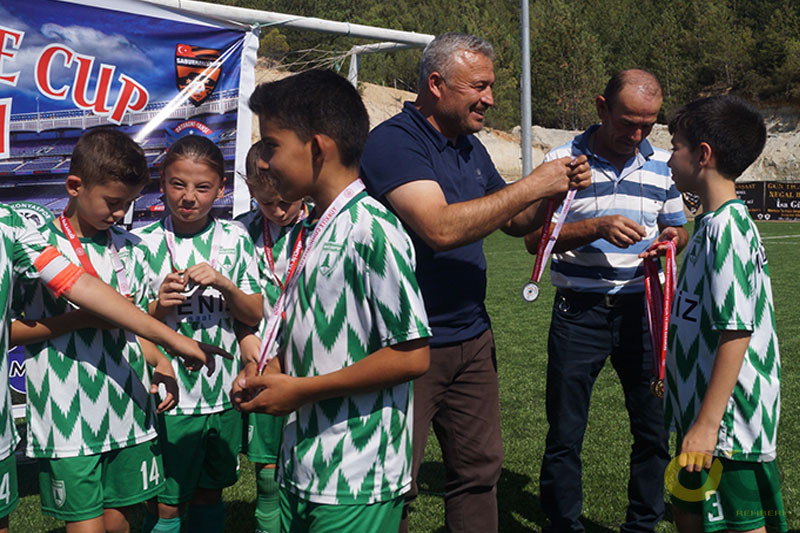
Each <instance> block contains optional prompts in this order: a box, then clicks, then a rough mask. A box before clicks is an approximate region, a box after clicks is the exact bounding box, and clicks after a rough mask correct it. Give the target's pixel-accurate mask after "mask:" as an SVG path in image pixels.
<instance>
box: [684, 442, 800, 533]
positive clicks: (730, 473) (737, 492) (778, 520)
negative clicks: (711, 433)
mask: <svg viewBox="0 0 800 533" xmlns="http://www.w3.org/2000/svg"><path fill="white" fill-rule="evenodd" d="M714 463H715V464H712V467H711V469H710V470H705V469H704V470H702V471H701V472H687V471H686V469H684V468H681V469H680V471H679V472H678V484H677V486H676V487H673V488H672V503H673V505H675V506H676V507H679V508H681V509H683V510H684V511H687V512H689V513H693V514H698V515H702V516H703V529H704V531H722V530H732V531H748V530H751V529H758V528H760V527H763V526H767V527H770V528H772V529H775V530H777V531H787V530H788V527H787V524H786V512H785V511H784V508H783V498H782V496H781V484H780V474H779V471H778V464H777V461H770V462H767V463H759V462H750V461H732V460H730V459H725V458H722V457H715V458H714ZM668 470H669V469H668Z"/></svg>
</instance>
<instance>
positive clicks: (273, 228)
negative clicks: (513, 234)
mask: <svg viewBox="0 0 800 533" xmlns="http://www.w3.org/2000/svg"><path fill="white" fill-rule="evenodd" d="M236 221H237V222H241V223H242V224H243V225H244V227H245V228H247V233H248V234H249V235H250V238H251V239H252V241H253V245H254V246H255V251H256V257H257V258H258V261H257V262H258V268H259V274H260V276H261V285H262V287H261V294H262V295H264V296H265V298H264V313H265V318H264V320H262V321H261V325H260V327H259V334H260V336H261V338H263V337H264V333H265V332H264V328H265V327H266V322H267V320H266V317H267V316H268V315H267V314H266V313H269V312H271V311H272V308H273V306H274V305H275V302H276V301H278V296H280V294H281V288H280V286H279V285H278V282H277V279H276V276H277V277H278V278H279V279H280V280H281V283H283V281H284V280H285V279H286V264H287V262H288V254H286V253H285V248H286V241H287V236H288V235H289V233H290V232H291V231H292V228H293V227H294V224H290V225H288V226H278V225H276V224H273V223H272V222H270V223H269V225H268V227H269V231H270V234H271V237H272V255H273V261H274V263H275V272H272V271H271V270H270V268H269V261H267V252H266V250H265V249H264V215H263V214H261V211H260V210H259V209H258V208H256V209H253V210H252V211H248V212H247V213H244V214H242V215H239V216H238V217H236Z"/></svg>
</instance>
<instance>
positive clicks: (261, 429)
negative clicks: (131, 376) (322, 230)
mask: <svg viewBox="0 0 800 533" xmlns="http://www.w3.org/2000/svg"><path fill="white" fill-rule="evenodd" d="M261 150H262V147H261V143H260V142H258V143H256V144H254V145H253V146H251V147H250V150H249V151H248V152H247V159H246V160H245V172H246V176H245V182H246V183H247V188H248V189H249V190H250V196H251V197H252V198H253V199H254V200H255V202H256V204H257V206H258V208H257V209H253V210H251V211H250V212H248V213H245V214H243V215H241V216H240V217H238V218H237V219H236V220H237V221H239V222H241V223H242V224H244V226H245V227H246V228H247V232H248V233H249V234H250V237H251V238H252V239H253V244H254V245H255V249H256V254H257V255H258V257H259V261H258V264H259V267H260V268H261V270H262V275H261V280H262V282H263V289H262V290H263V296H264V305H265V308H266V309H267V311H268V312H269V311H271V310H272V307H273V306H274V305H275V303H276V302H277V300H278V296H279V295H280V292H281V289H282V288H283V286H284V284H285V283H286V279H287V277H288V271H287V266H288V265H287V263H288V259H289V257H288V255H286V254H282V253H281V250H282V249H283V248H284V247H285V246H286V242H287V241H288V237H289V234H290V233H291V231H292V228H294V226H295V225H296V224H297V223H299V222H300V221H301V220H302V219H304V218H306V216H308V206H306V205H305V204H304V203H303V201H302V200H298V201H296V202H287V201H285V200H284V199H283V198H281V197H280V195H279V194H278V191H277V190H275V187H274V186H273V185H272V181H271V180H270V178H269V176H268V173H267V164H266V163H265V162H264V161H262V160H261V158H260V157H259V154H260V152H261ZM266 323H267V321H266V320H262V321H261V327H260V328H259V330H258V331H257V334H249V335H247V336H245V337H244V338H242V339H241V340H240V345H241V348H242V361H244V362H246V364H247V365H250V367H251V368H250V371H253V370H254V369H255V368H256V365H257V364H258V357H259V354H260V353H261V339H262V338H263V337H264V334H265V333H266ZM282 431H283V417H282V416H272V415H268V414H266V413H250V415H249V416H248V424H247V431H246V433H245V435H244V439H245V446H243V448H245V449H246V451H247V458H248V459H249V460H250V461H251V462H252V463H253V464H254V466H255V471H256V512H255V515H256V533H266V532H273V531H280V511H279V507H278V484H277V482H276V481H275V466H276V464H277V461H278V450H279V448H280V441H281V432H282Z"/></svg>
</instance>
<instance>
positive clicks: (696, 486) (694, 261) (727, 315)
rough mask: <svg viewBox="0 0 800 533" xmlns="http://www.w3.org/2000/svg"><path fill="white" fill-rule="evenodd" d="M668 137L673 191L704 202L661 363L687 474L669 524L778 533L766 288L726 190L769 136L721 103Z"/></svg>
mask: <svg viewBox="0 0 800 533" xmlns="http://www.w3.org/2000/svg"><path fill="white" fill-rule="evenodd" d="M669 129H670V132H671V133H672V134H673V137H672V146H673V153H672V157H671V158H670V160H669V166H670V168H671V169H672V177H673V180H674V181H675V185H676V186H677V188H678V190H680V191H692V192H695V193H697V194H698V195H699V196H700V199H701V201H702V204H703V214H702V215H700V216H699V217H697V218H696V219H695V230H694V234H693V235H692V238H691V240H690V241H689V244H688V246H687V247H686V251H685V253H684V256H683V263H682V266H681V271H680V275H679V278H678V285H677V290H676V293H675V297H674V302H673V305H672V312H671V316H670V320H671V323H670V329H669V341H668V342H669V351H668V355H667V361H666V387H665V400H666V404H665V410H664V413H665V417H666V421H667V423H668V424H669V425H670V426H671V427H672V429H674V430H675V431H676V432H677V434H678V439H679V440H678V448H679V460H678V461H679V464H680V466H681V467H685V470H684V469H682V470H681V471H680V475H679V476H678V480H677V481H678V483H679V484H680V490H673V491H672V492H673V504H674V509H675V523H676V525H677V527H678V529H679V531H681V532H686V531H720V530H733V531H750V530H758V531H763V530H764V529H765V525H769V526H771V527H773V528H775V529H777V530H779V531H786V529H787V527H786V516H785V513H784V509H783V501H782V498H781V490H780V481H779V474H778V467H777V461H776V440H777V430H778V417H779V412H780V375H781V371H780V356H779V352H778V337H777V333H776V331H775V318H774V311H773V303H772V288H771V283H770V277H769V268H768V265H767V258H766V255H765V253H764V246H763V244H762V242H761V237H760V236H759V233H758V229H757V228H756V225H755V223H754V222H753V220H752V219H751V218H750V216H749V214H748V211H747V207H745V205H744V203H742V202H741V201H739V200H737V197H736V188H735V183H734V180H735V179H736V177H738V176H739V175H741V173H742V172H744V170H745V169H746V168H747V167H748V166H749V165H750V164H751V163H752V162H753V161H755V159H756V158H757V157H758V155H759V154H760V153H761V150H762V148H763V146H764V142H765V138H766V128H765V127H764V122H763V119H762V118H761V115H760V114H759V113H758V111H756V110H755V109H754V108H752V107H751V106H750V105H749V104H747V103H745V102H744V101H742V100H740V99H738V98H734V97H731V96H719V97H711V98H705V99H701V100H697V101H694V102H692V103H690V104H687V105H686V106H684V107H683V108H681V109H679V110H678V111H677V112H676V113H675V115H674V117H673V118H672V119H671V121H670V124H669ZM704 469H710V470H709V471H706V470H704ZM668 472H669V471H668ZM672 481H673V482H674V479H672ZM668 482H670V478H668ZM701 486H702V487H703V488H702V489H701V488H700V487H701ZM709 487H710V488H709ZM687 494H689V496H687ZM693 495H697V498H693V497H692V496H693ZM687 500H694V501H687Z"/></svg>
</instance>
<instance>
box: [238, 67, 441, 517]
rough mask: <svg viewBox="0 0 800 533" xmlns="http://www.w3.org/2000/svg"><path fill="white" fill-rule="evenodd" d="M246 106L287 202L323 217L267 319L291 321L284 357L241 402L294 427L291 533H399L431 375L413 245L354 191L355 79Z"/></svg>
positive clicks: (287, 510) (314, 75) (266, 88)
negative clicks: (419, 396)
mask: <svg viewBox="0 0 800 533" xmlns="http://www.w3.org/2000/svg"><path fill="white" fill-rule="evenodd" d="M250 106H251V108H252V109H253V111H254V112H255V113H257V114H258V116H259V122H260V127H261V139H262V143H264V145H263V146H264V150H263V153H262V154H261V158H262V159H263V160H264V162H265V163H266V164H267V170H268V172H269V175H270V176H271V177H272V178H273V179H274V181H275V186H276V189H277V190H278V192H279V193H280V195H281V197H283V198H284V199H286V200H287V201H291V202H295V201H298V200H301V199H302V198H304V197H306V196H310V197H311V198H312V199H313V201H314V205H315V207H314V210H313V211H312V213H311V214H310V215H309V217H308V218H307V219H306V220H304V221H303V222H302V223H300V224H297V225H296V226H295V228H294V229H293V231H292V234H291V238H290V239H289V240H288V241H287V242H290V243H295V242H300V244H301V248H300V249H298V247H297V246H294V245H293V246H292V247H291V248H292V253H291V255H290V256H289V267H288V269H289V271H290V272H292V274H291V276H290V277H289V279H287V281H286V285H285V288H284V290H283V292H282V293H281V295H280V297H279V298H278V303H277V304H276V306H275V307H273V308H272V309H271V310H270V316H269V323H270V324H274V323H275V322H277V321H278V320H279V319H280V317H281V315H282V314H283V313H284V312H285V317H286V318H285V324H284V328H283V333H282V348H283V349H282V352H281V353H280V354H279V355H278V356H277V357H274V358H272V359H271V360H270V361H269V363H268V366H267V368H266V369H265V371H264V373H263V374H262V375H252V373H251V374H250V375H247V373H244V372H243V373H242V374H240V378H239V379H238V380H237V382H236V384H235V386H234V390H233V392H232V394H233V395H234V397H235V398H237V397H238V400H234V401H235V402H236V401H240V407H241V408H242V409H243V410H245V411H254V410H255V411H259V412H267V413H271V414H276V415H283V414H286V415H288V417H287V420H286V423H285V425H284V431H283V441H282V444H281V453H280V459H279V464H278V481H279V484H280V486H281V489H280V507H281V527H282V530H284V531H307V530H309V529H311V530H315V531H353V532H359V531H396V530H397V527H398V525H399V522H400V516H401V512H402V505H403V495H404V494H405V493H406V492H407V491H408V490H409V488H410V485H411V444H412V438H411V427H412V417H413V414H412V411H413V408H412V405H413V400H412V392H411V385H410V383H408V381H410V380H412V379H414V378H415V377H417V376H420V375H422V374H423V373H425V371H427V369H428V363H429V350H428V345H427V337H429V336H430V329H429V328H428V325H427V317H426V314H425V309H424V304H423V302H422V297H421V296H420V292H419V288H418V286H417V283H416V278H415V276H414V266H415V258H414V248H413V245H412V243H411V240H410V239H409V237H408V235H407V234H406V233H405V231H404V230H403V228H402V226H401V224H400V223H399V221H398V220H397V218H396V217H395V216H394V215H392V214H391V213H390V212H388V211H387V210H386V208H385V207H383V206H382V205H381V204H380V203H379V202H377V201H376V200H374V199H373V198H371V197H369V196H368V195H367V194H366V193H365V192H364V186H363V183H362V182H361V181H360V180H359V179H358V166H359V160H360V157H361V153H362V151H363V147H364V143H365V140H366V137H367V132H368V130H369V122H368V118H367V112H366V109H365V108H364V104H363V102H362V101H361V98H360V96H359V95H358V92H357V91H356V89H355V88H354V87H353V86H352V85H351V84H350V83H348V82H347V80H345V79H344V78H342V77H340V76H338V75H337V74H335V73H333V72H330V71H323V70H312V71H307V72H303V73H301V74H297V75H295V76H291V77H289V78H285V79H283V80H280V81H276V82H273V83H269V84H264V85H261V86H259V87H258V88H257V89H256V91H255V92H254V93H253V95H252V97H251V98H250ZM288 250H289V248H288V247H287V248H286V251H287V252H288ZM267 330H268V335H267V337H266V338H265V339H264V340H263V343H264V347H263V349H262V362H263V361H264V360H265V359H266V358H267V356H269V355H270V354H271V350H272V343H273V337H274V333H272V334H271V332H272V331H273V330H274V328H272V327H271V326H270V325H268V327H267ZM241 400H244V401H241Z"/></svg>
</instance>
